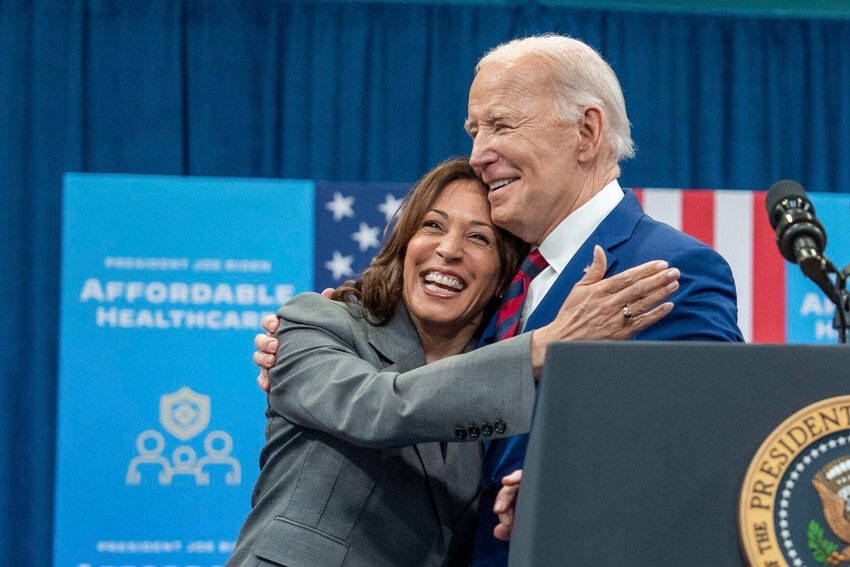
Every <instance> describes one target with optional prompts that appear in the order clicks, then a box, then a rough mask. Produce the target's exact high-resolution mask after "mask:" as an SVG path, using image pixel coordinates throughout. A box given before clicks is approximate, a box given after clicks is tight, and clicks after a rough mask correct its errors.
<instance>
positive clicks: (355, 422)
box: [269, 294, 534, 448]
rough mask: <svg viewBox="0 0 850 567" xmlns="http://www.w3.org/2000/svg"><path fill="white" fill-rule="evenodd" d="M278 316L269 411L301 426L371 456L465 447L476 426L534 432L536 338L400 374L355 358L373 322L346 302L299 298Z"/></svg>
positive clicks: (521, 338) (393, 368)
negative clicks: (428, 445) (440, 444)
mask: <svg viewBox="0 0 850 567" xmlns="http://www.w3.org/2000/svg"><path fill="white" fill-rule="evenodd" d="M278 316H279V318H280V321H281V326H280V328H279V329H278V332H277V334H276V336H277V338H278V339H279V340H280V347H279V349H278V353H277V364H276V365H275V366H274V367H273V368H272V369H271V371H270V373H269V376H270V380H271V386H272V387H271V391H270V393H269V406H270V409H271V410H272V411H273V412H276V413H278V414H280V415H281V416H283V417H284V418H286V419H287V420H289V421H291V422H293V423H295V424H298V425H301V426H303V427H307V428H310V429H315V430H319V431H323V432H326V433H328V434H331V435H333V436H335V437H338V438H340V439H343V440H345V441H347V442H349V443H352V444H355V445H360V446H365V447H373V448H383V447H402V446H406V445H411V444H416V443H423V442H429V441H458V438H457V436H456V433H455V430H456V428H457V427H459V426H463V427H468V426H469V425H471V424H477V425H479V426H481V425H483V424H484V423H490V424H495V423H496V422H497V421H500V422H502V423H504V424H505V425H506V429H505V430H504V431H502V432H501V433H499V432H498V430H499V429H501V428H494V429H496V431H494V434H493V435H492V437H491V438H495V437H502V436H507V435H515V434H518V433H524V432H527V431H528V430H529V428H530V423H531V413H532V407H533V403H534V379H533V375H532V369H531V358H530V356H531V355H530V340H531V336H530V333H528V334H525V335H520V336H518V337H514V338H513V339H509V340H506V341H502V342H500V343H498V344H495V345H490V346H487V347H483V348H481V349H478V350H476V351H473V352H469V353H466V354H460V355H456V356H452V357H448V358H446V359H443V360H440V361H437V362H434V363H432V364H427V365H423V366H419V367H418V368H414V369H412V370H408V371H405V372H402V371H399V370H398V369H397V367H398V366H403V364H401V363H400V361H396V364H392V365H390V366H387V367H385V368H379V367H378V366H377V365H376V364H374V363H373V362H370V361H369V360H366V359H365V358H364V356H362V355H361V354H360V353H358V348H360V349H363V348H364V345H365V344H367V343H366V339H365V335H366V334H367V333H368V331H367V329H366V328H365V326H366V325H367V324H366V323H365V322H364V321H363V320H362V319H356V318H355V317H353V316H352V315H351V314H350V312H349V311H348V308H347V307H346V306H345V305H343V304H340V303H338V302H333V301H329V300H327V299H325V298H322V297H320V296H317V295H315V294H302V295H300V296H298V297H296V298H295V299H293V300H292V301H290V302H289V303H288V304H287V305H285V306H284V307H283V308H281V310H280V311H279V312H278ZM417 352H419V356H420V359H419V362H421V350H418V351H417ZM374 357H375V355H374V354H373V355H372V358H373V359H374ZM407 366H408V367H409V366H410V365H407ZM467 440H470V441H473V440H476V439H470V438H467Z"/></svg>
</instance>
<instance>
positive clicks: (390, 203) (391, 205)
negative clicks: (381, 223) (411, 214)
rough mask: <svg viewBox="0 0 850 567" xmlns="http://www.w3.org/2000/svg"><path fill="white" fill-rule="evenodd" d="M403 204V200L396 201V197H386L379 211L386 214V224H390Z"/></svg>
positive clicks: (388, 194) (379, 206)
mask: <svg viewBox="0 0 850 567" xmlns="http://www.w3.org/2000/svg"><path fill="white" fill-rule="evenodd" d="M402 202H403V201H402V200H401V199H396V198H395V195H391V194H390V193H387V195H386V197H384V202H383V203H381V204H380V205H378V210H379V211H381V212H382V213H384V218H385V219H386V222H390V219H391V218H393V215H394V214H395V213H396V211H397V210H398V209H399V207H401V203H402Z"/></svg>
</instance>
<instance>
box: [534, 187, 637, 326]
mask: <svg viewBox="0 0 850 567" xmlns="http://www.w3.org/2000/svg"><path fill="white" fill-rule="evenodd" d="M624 192H625V195H624V196H623V200H622V201H620V203H619V204H618V205H617V206H616V207H614V210H613V211H611V212H610V213H609V214H608V216H607V217H605V219H604V220H603V221H602V222H601V223H600V224H599V226H598V227H596V230H594V231H593V233H592V234H591V235H590V237H588V239H587V240H585V241H584V243H583V244H582V245H581V247H580V248H579V249H578V250H577V251H576V253H575V255H574V256H573V257H572V259H571V260H570V262H569V263H568V264H567V265H566V267H564V270H563V271H562V272H561V275H560V276H558V279H557V280H555V283H554V284H552V287H551V288H550V289H549V291H548V292H547V293H546V295H545V296H544V297H543V300H542V301H541V302H540V303H539V304H538V305H537V307H536V308H535V309H534V312H533V313H532V314H531V315H530V316H529V318H528V322H527V323H526V325H525V330H529V331H530V330H532V329H537V328H540V327H542V326H544V325H547V324H549V323H551V322H552V320H553V319H554V318H555V316H556V315H557V314H558V311H559V310H560V308H561V304H563V303H564V299H565V298H566V297H567V295H569V293H570V291H571V290H572V289H573V286H575V285H576V283H578V281H579V280H580V279H581V278H582V276H584V269H585V268H586V267H587V266H589V265H590V264H591V262H592V261H593V247H594V246H595V245H596V244H599V245H600V246H602V248H603V249H604V250H605V256H606V259H607V263H608V265H607V268H606V271H605V275H606V276H607V275H609V274H611V273H612V271H613V270H614V268H615V267H616V266H617V264H618V263H619V260H618V259H617V255H616V253H615V252H614V250H615V249H616V248H617V246H618V245H619V244H621V243H622V242H624V241H626V240H628V238H629V237H630V236H631V234H632V232H634V230H635V226H637V223H638V221H639V220H640V218H641V216H643V210H642V209H641V208H640V203H639V202H638V200H637V198H636V197H635V195H634V193H633V192H632V191H630V190H628V189H626V190H625V191H624Z"/></svg>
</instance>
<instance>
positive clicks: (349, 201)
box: [325, 191, 354, 221]
mask: <svg viewBox="0 0 850 567" xmlns="http://www.w3.org/2000/svg"><path fill="white" fill-rule="evenodd" d="M353 206H354V197H343V195H342V193H340V192H339V191H334V198H333V201H328V202H327V203H325V208H326V209H327V210H329V211H331V212H332V213H333V214H334V220H335V221H339V220H341V219H342V217H353V216H354V208H353Z"/></svg>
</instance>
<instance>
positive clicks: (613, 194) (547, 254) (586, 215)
mask: <svg viewBox="0 0 850 567" xmlns="http://www.w3.org/2000/svg"><path fill="white" fill-rule="evenodd" d="M622 200H623V190H622V189H621V188H620V184H619V183H618V182H617V180H616V179H615V180H614V181H612V182H611V183H609V184H608V185H606V186H605V187H603V188H602V190H601V191H599V193H597V194H596V195H594V196H593V197H591V199H590V200H589V201H588V202H587V203H585V204H584V205H582V206H581V207H579V208H578V209H576V210H575V211H573V212H572V213H570V215H569V216H568V217H567V218H565V219H564V220H562V221H561V222H560V224H558V226H556V227H555V229H554V230H553V231H552V232H550V233H549V235H548V236H547V237H546V238H545V239H544V240H543V242H542V243H541V244H540V254H542V255H543V257H544V258H545V259H546V261H547V262H549V266H551V267H552V268H553V269H554V270H555V271H556V272H557V273H558V274H560V273H561V272H562V271H563V269H564V268H565V267H566V266H567V264H569V263H570V260H572V258H573V255H575V253H576V252H577V251H578V249H579V248H580V247H581V245H582V244H584V242H585V241H586V240H587V239H588V238H590V235H591V234H593V231H594V230H596V227H598V226H599V224H600V223H601V222H602V221H603V220H604V219H605V217H607V216H608V214H609V213H610V212H611V211H613V210H614V207H616V206H617V205H618V204H619V203H620V201H622Z"/></svg>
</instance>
